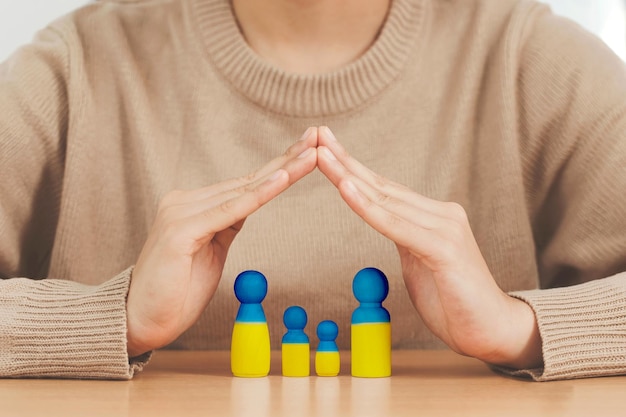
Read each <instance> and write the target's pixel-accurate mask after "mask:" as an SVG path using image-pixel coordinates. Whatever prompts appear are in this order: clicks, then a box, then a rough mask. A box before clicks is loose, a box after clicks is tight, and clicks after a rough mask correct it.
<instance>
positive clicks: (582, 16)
mask: <svg viewBox="0 0 626 417" xmlns="http://www.w3.org/2000/svg"><path fill="white" fill-rule="evenodd" d="M542 1H543V2H544V3H547V4H549V5H550V7H552V10H553V11H554V12H555V13H558V14H560V15H563V16H567V17H569V18H570V19H572V20H575V21H577V22H578V23H580V24H581V25H582V26H584V27H585V28H586V29H587V30H589V31H591V32H593V33H595V34H596V35H598V36H599V37H600V38H602V39H603V40H604V42H606V43H607V45H609V46H610V47H611V48H613V50H614V51H615V52H616V53H617V54H618V55H619V56H620V57H621V58H622V59H624V60H626V0H542Z"/></svg>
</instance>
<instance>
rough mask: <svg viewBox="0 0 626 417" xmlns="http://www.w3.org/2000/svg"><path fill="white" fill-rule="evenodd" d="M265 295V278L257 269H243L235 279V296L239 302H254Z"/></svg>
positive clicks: (257, 301)
mask: <svg viewBox="0 0 626 417" xmlns="http://www.w3.org/2000/svg"><path fill="white" fill-rule="evenodd" d="M266 295H267V280H266V279H265V276H264V275H263V274H262V273H260V272H258V271H243V272H242V273H241V274H239V275H237V278H236V279H235V297H237V299H238V300H239V302H241V303H246V304H256V303H260V302H261V301H263V299H264V298H265V296H266Z"/></svg>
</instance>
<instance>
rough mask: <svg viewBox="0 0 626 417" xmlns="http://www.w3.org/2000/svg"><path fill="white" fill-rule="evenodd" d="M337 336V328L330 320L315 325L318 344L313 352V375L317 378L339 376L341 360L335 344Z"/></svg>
mask: <svg viewBox="0 0 626 417" xmlns="http://www.w3.org/2000/svg"><path fill="white" fill-rule="evenodd" d="M338 334H339V327H337V323H335V322H334V321H332V320H324V321H322V322H320V324H318V325H317V337H318V338H319V339H320V343H319V345H317V351H316V352H315V373H316V374H317V375H318V376H337V375H339V368H340V367H341V358H340V356H339V348H338V347H337V343H336V342H335V339H337V335H338Z"/></svg>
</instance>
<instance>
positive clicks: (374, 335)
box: [350, 268, 391, 378]
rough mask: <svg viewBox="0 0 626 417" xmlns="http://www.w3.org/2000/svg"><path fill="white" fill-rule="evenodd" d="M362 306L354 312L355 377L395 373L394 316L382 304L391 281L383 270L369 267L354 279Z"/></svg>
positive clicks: (352, 331) (354, 290) (352, 344)
mask: <svg viewBox="0 0 626 417" xmlns="http://www.w3.org/2000/svg"><path fill="white" fill-rule="evenodd" d="M352 291H353V292H354V296H355V298H356V299H357V300H358V301H359V303H360V305H359V307H358V308H357V309H356V310H354V313H353V314H352V324H351V329H350V331H351V335H350V340H351V350H352V370H351V372H352V376H356V377H364V378H381V377H387V376H391V317H390V316H389V312H388V311H387V310H386V309H385V308H384V307H383V306H382V302H383V300H384V299H385V298H387V294H389V282H388V281H387V277H386V276H385V274H383V273H382V271H380V270H378V269H376V268H365V269H362V270H361V271H359V272H358V273H357V274H356V275H355V277H354V281H353V282H352Z"/></svg>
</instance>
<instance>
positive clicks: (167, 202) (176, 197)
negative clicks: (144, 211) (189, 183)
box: [159, 190, 183, 211]
mask: <svg viewBox="0 0 626 417" xmlns="http://www.w3.org/2000/svg"><path fill="white" fill-rule="evenodd" d="M182 194H183V191H181V190H171V191H169V192H168V193H166V194H165V195H164V196H163V198H161V201H160V202H159V211H161V210H163V209H165V208H166V207H170V206H172V205H174V204H176V203H177V202H178V201H180V199H181V196H182Z"/></svg>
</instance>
